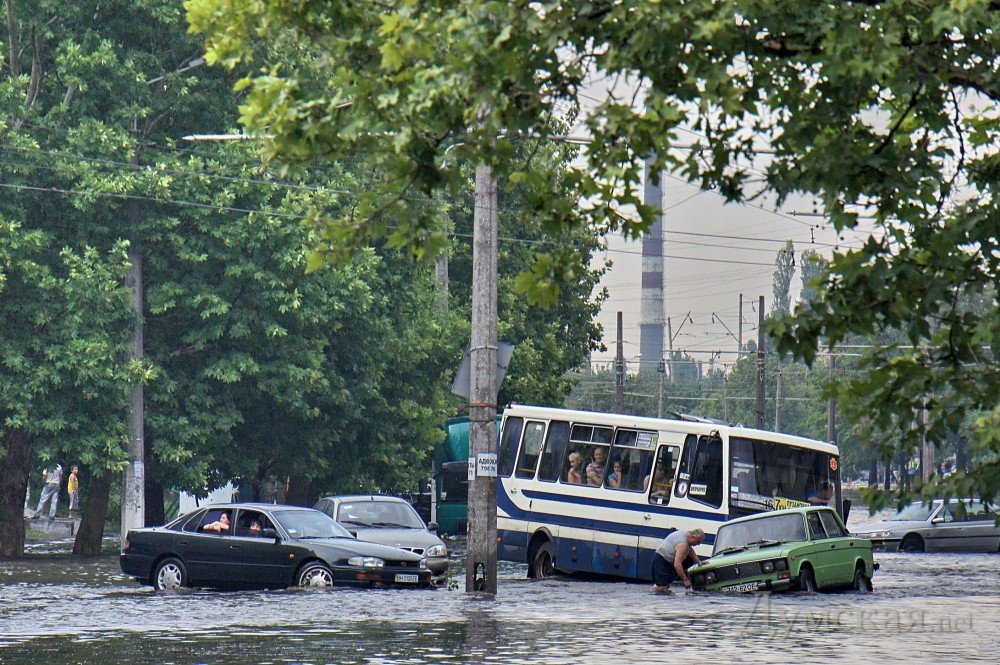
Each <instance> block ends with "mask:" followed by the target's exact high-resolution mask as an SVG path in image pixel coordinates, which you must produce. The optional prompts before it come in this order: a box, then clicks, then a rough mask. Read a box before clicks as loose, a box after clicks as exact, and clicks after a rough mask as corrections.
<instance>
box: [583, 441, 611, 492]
mask: <svg viewBox="0 0 1000 665" xmlns="http://www.w3.org/2000/svg"><path fill="white" fill-rule="evenodd" d="M607 455H608V453H607V451H605V450H604V448H602V447H599V446H595V447H594V461H593V462H591V463H590V464H588V465H587V484H588V485H600V484H601V482H602V481H603V480H604V466H605V465H606V464H607V463H608V458H607Z"/></svg>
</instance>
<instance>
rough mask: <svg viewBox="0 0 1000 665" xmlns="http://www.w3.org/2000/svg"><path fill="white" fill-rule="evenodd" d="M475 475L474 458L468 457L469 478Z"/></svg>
mask: <svg viewBox="0 0 1000 665" xmlns="http://www.w3.org/2000/svg"><path fill="white" fill-rule="evenodd" d="M475 477H476V458H475V457H470V458H469V480H472V479H473V478H475Z"/></svg>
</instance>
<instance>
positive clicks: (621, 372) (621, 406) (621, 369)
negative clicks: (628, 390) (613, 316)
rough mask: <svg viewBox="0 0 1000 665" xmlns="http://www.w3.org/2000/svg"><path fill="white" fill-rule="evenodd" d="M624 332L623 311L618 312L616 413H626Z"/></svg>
mask: <svg viewBox="0 0 1000 665" xmlns="http://www.w3.org/2000/svg"><path fill="white" fill-rule="evenodd" d="M623 334H624V326H623V324H622V313H621V312H618V352H617V353H616V354H615V413H625V345H624V343H623V341H622V335H623Z"/></svg>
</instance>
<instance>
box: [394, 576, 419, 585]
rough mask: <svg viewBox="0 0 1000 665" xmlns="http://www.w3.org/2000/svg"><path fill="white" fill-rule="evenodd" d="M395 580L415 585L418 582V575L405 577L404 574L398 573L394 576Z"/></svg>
mask: <svg viewBox="0 0 1000 665" xmlns="http://www.w3.org/2000/svg"><path fill="white" fill-rule="evenodd" d="M395 579H396V581H397V582H405V583H408V584H416V583H417V582H419V581H420V576H419V575H407V574H404V573H398V574H397V575H396V578H395Z"/></svg>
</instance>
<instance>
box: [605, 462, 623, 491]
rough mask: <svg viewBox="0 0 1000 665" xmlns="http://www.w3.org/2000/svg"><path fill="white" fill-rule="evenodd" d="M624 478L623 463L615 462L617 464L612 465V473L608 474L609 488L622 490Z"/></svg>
mask: <svg viewBox="0 0 1000 665" xmlns="http://www.w3.org/2000/svg"><path fill="white" fill-rule="evenodd" d="M622 478H623V474H622V463H621V462H619V461H615V463H614V464H612V465H611V473H609V474H608V487H614V488H615V489H616V490H620V489H621V488H622Z"/></svg>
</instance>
